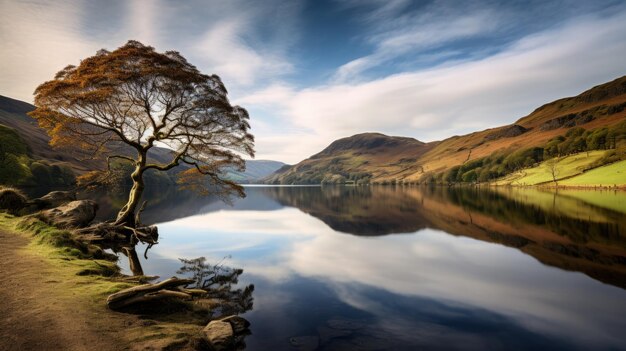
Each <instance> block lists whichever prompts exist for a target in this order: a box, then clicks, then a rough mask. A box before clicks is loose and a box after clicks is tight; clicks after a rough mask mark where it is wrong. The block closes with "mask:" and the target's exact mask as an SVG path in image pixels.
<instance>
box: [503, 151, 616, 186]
mask: <svg viewBox="0 0 626 351" xmlns="http://www.w3.org/2000/svg"><path fill="white" fill-rule="evenodd" d="M605 153H606V151H604V150H596V151H590V152H589V153H587V152H581V153H578V154H575V155H570V156H567V157H563V158H562V159H560V160H559V162H558V164H557V172H558V174H557V180H559V179H563V178H569V177H572V176H575V175H577V174H582V172H583V170H584V169H585V168H586V167H587V166H588V165H589V164H591V163H593V162H595V161H597V160H598V159H600V158H601V157H602V156H604V154H605ZM549 182H552V174H551V172H550V170H549V169H548V165H547V164H546V162H542V163H541V164H539V165H538V166H536V167H533V168H527V169H524V170H521V171H519V172H515V173H512V174H509V175H508V176H506V177H504V178H501V179H499V180H497V181H496V182H495V184H497V185H537V184H542V183H549ZM560 183H561V182H559V184H560Z"/></svg>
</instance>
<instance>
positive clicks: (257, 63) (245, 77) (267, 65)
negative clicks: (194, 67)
mask: <svg viewBox="0 0 626 351" xmlns="http://www.w3.org/2000/svg"><path fill="white" fill-rule="evenodd" d="M250 30H252V29H251V28H250V27H249V22H248V21H246V20H244V19H241V18H230V19H225V20H222V21H220V22H218V23H216V24H215V25H214V26H212V27H211V28H210V29H209V30H208V31H207V33H206V34H204V36H203V37H202V38H201V40H200V42H199V44H194V48H193V50H194V54H196V55H198V56H200V55H201V56H202V57H203V58H204V60H203V61H204V62H203V65H204V66H208V67H211V71H213V72H219V74H220V76H221V77H222V78H223V79H224V80H225V81H226V83H234V84H237V85H243V86H250V85H252V84H254V83H256V82H257V79H259V78H260V77H268V76H281V75H285V74H286V73H289V72H291V71H292V69H293V67H292V65H291V64H290V63H289V62H288V61H287V60H285V59H284V58H282V57H281V56H278V55H276V54H274V53H271V52H259V51H256V50H254V49H253V48H252V47H251V46H249V45H247V44H246V43H245V42H244V40H243V35H244V33H246V32H248V31H250ZM227 85H228V84H227Z"/></svg>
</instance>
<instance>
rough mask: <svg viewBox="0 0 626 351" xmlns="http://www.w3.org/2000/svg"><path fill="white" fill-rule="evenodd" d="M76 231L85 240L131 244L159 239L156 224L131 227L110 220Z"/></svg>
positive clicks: (152, 241)
mask: <svg viewBox="0 0 626 351" xmlns="http://www.w3.org/2000/svg"><path fill="white" fill-rule="evenodd" d="M76 233H77V234H78V235H80V236H81V237H82V238H83V239H84V240H87V241H105V242H117V243H124V244H126V243H127V244H133V245H134V244H136V243H138V242H142V243H146V244H148V245H150V244H153V245H154V244H156V243H157V242H158V240H159V231H158V229H157V227H156V226H145V227H137V228H132V227H127V226H124V225H117V224H114V223H111V222H102V223H98V224H94V225H92V226H90V227H87V228H81V229H78V230H76Z"/></svg>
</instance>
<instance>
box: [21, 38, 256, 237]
mask: <svg viewBox="0 0 626 351" xmlns="http://www.w3.org/2000/svg"><path fill="white" fill-rule="evenodd" d="M35 106H36V107H37V108H36V110H34V111H33V112H31V113H30V115H31V116H33V117H34V118H36V119H37V120H38V122H39V125H40V126H41V127H43V128H44V129H46V130H47V132H48V134H49V135H50V136H51V138H52V139H51V144H52V145H53V146H68V145H71V146H75V147H79V148H80V149H82V150H83V151H85V152H89V153H90V155H92V156H93V157H98V156H101V157H106V159H107V163H109V162H110V161H111V160H112V159H114V158H119V159H125V160H127V161H130V162H132V164H133V165H134V171H133V172H132V174H131V178H132V181H133V186H132V189H131V190H130V193H129V195H128V202H127V203H126V204H125V205H124V207H122V209H121V210H120V211H119V213H118V215H117V219H116V220H115V224H116V225H124V226H128V227H131V228H133V227H135V225H136V223H135V213H136V211H138V205H139V203H140V200H141V196H142V193H143V191H144V187H145V185H144V180H143V175H144V174H145V172H146V171H148V170H151V169H154V170H157V171H167V170H170V169H172V168H174V167H177V166H179V165H180V164H187V165H189V167H188V169H187V170H185V171H183V172H181V173H180V174H179V176H180V179H181V180H182V181H184V182H187V183H194V184H196V185H198V184H201V183H203V184H209V185H211V186H212V189H213V190H214V191H234V192H237V193H239V194H240V195H243V191H242V189H241V187H240V186H238V185H237V184H235V183H233V182H231V181H228V180H225V179H222V178H221V177H220V170H221V169H222V168H224V167H232V168H236V169H240V170H243V169H244V167H245V163H244V161H243V159H242V157H241V156H240V155H241V154H244V155H249V156H254V150H253V146H254V137H253V136H252V135H251V134H249V133H248V129H249V128H250V125H249V123H248V113H247V111H246V110H245V109H243V108H242V107H239V106H233V105H231V104H230V102H229V100H228V97H227V91H226V88H225V87H224V84H223V83H222V81H221V79H220V78H219V77H218V76H217V75H206V74H202V73H201V72H200V71H198V69H197V68H196V67H194V66H193V65H191V64H190V63H189V62H187V60H186V59H185V58H184V57H183V56H181V55H180V53H178V52H176V51H167V52H165V53H158V52H156V51H155V50H154V48H152V47H150V46H146V45H143V44H141V43H140V42H138V41H129V42H128V43H126V45H124V46H122V47H120V48H118V49H117V50H115V51H111V52H109V51H106V50H100V51H98V53H97V54H96V55H95V56H91V57H88V58H86V59H84V60H82V61H81V63H80V65H78V66H72V65H70V66H67V67H65V68H64V69H63V70H61V71H60V72H58V73H57V74H56V76H55V77H54V79H53V80H51V81H48V82H45V83H43V84H41V85H40V86H39V87H37V89H36V90H35ZM120 144H125V145H127V147H126V150H128V147H130V150H132V151H133V152H131V153H128V152H124V151H122V150H123V149H124V148H120V147H119V145H120ZM155 146H160V147H164V148H168V149H171V150H172V158H171V160H170V162H169V163H155V162H150V160H149V159H148V152H149V151H150V149H151V148H153V147H155ZM133 154H134V155H133ZM201 178H204V179H202V180H201Z"/></svg>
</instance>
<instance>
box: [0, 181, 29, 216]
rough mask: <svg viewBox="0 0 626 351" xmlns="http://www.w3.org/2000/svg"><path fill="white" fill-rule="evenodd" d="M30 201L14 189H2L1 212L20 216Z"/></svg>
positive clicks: (0, 195) (0, 190) (0, 194)
mask: <svg viewBox="0 0 626 351" xmlns="http://www.w3.org/2000/svg"><path fill="white" fill-rule="evenodd" d="M27 202H28V199H27V198H26V196H24V194H22V192H21V191H19V190H17V189H13V188H6V187H0V210H6V211H7V212H9V213H11V214H14V215H16V214H18V213H19V211H20V210H21V209H23V208H24V207H25V206H26V203H27Z"/></svg>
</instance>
